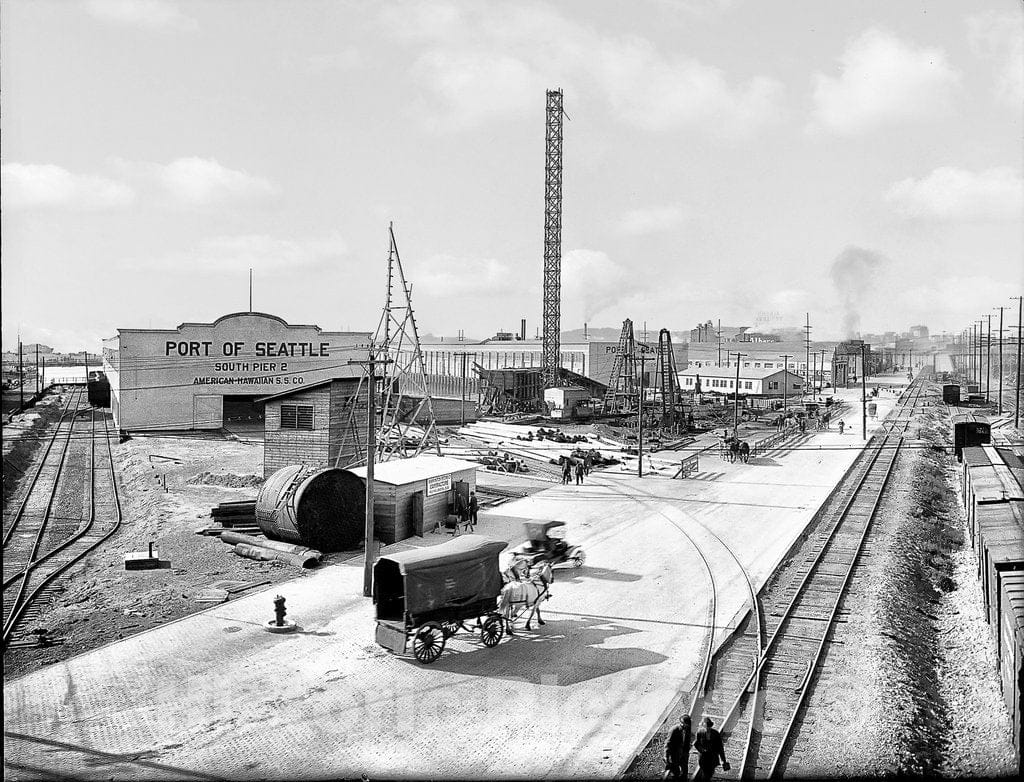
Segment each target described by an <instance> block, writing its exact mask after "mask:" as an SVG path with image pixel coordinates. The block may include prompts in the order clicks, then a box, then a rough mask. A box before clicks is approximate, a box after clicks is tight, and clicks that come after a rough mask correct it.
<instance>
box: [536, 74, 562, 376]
mask: <svg viewBox="0 0 1024 782" xmlns="http://www.w3.org/2000/svg"><path fill="white" fill-rule="evenodd" d="M564 113H565V112H564V110H563V108H562V91H561V90H548V92H547V132H546V134H545V164H544V306H543V313H542V315H543V328H544V341H543V349H542V354H543V361H542V370H543V377H544V385H545V386H546V387H548V388H550V387H551V386H554V385H556V384H557V383H558V366H559V351H560V348H561V346H560V344H559V331H560V330H561V296H562V116H563V114H564Z"/></svg>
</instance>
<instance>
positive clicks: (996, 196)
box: [884, 167, 1024, 221]
mask: <svg viewBox="0 0 1024 782" xmlns="http://www.w3.org/2000/svg"><path fill="white" fill-rule="evenodd" d="M884 198H885V201H886V203H887V204H889V205H890V206H891V207H892V208H893V210H894V211H895V212H896V214H898V215H899V216H900V217H905V218H908V219H923V220H981V221H995V220H1020V219H1021V218H1022V217H1024V179H1022V177H1021V174H1020V172H1017V171H1014V170H1012V169H1010V168H1008V167H1002V168H990V169H988V170H986V171H980V172H977V173H976V172H973V171H965V170H964V169H960V168H937V169H935V170H934V171H932V172H931V173H930V174H929V175H928V176H926V177H924V178H922V179H913V178H908V179H903V180H901V181H899V182H894V183H893V184H892V185H890V186H889V189H888V190H886V192H885V196H884Z"/></svg>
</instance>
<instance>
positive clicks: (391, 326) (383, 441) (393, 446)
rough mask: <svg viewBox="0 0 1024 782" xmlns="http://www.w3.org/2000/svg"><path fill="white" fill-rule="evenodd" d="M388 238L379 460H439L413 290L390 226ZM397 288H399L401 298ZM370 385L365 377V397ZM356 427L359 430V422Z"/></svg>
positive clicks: (377, 345) (375, 352) (374, 348)
mask: <svg viewBox="0 0 1024 782" xmlns="http://www.w3.org/2000/svg"><path fill="white" fill-rule="evenodd" d="M388 235H389V237H390V247H389V248H388V287H387V298H386V300H385V303H384V310H383V312H382V313H381V318H380V322H379V323H378V324H377V331H376V333H375V334H374V337H373V342H372V343H371V345H370V353H371V355H372V356H373V358H374V359H375V360H376V361H377V362H378V363H377V369H376V371H375V374H376V377H377V383H378V388H379V389H380V392H379V393H380V397H379V399H380V403H379V406H378V407H377V415H378V416H379V417H378V420H379V421H380V426H379V428H378V429H377V433H376V439H377V448H376V456H375V461H387V460H389V459H392V458H396V457H408V456H417V455H419V454H420V453H422V452H423V451H425V450H427V449H428V448H429V449H433V450H434V451H435V452H436V453H437V455H438V456H440V455H441V445H440V441H439V439H438V435H437V423H436V420H435V418H434V402H433V399H432V398H431V394H430V384H429V383H428V381H427V368H426V362H425V361H424V359H423V351H422V349H421V347H420V337H419V331H418V329H417V327H416V317H415V314H414V312H413V308H412V286H411V285H410V284H409V283H408V281H407V280H406V279H405V271H404V270H403V268H402V259H401V256H399V254H398V244H397V242H396V241H395V232H394V229H393V227H392V226H390V225H389V226H388ZM396 285H397V286H399V288H400V292H399V294H398V295H397V296H396V295H395V290H394V289H395V286H396ZM366 382H367V376H366V375H365V374H364V375H363V377H362V379H361V380H360V393H363V389H364V388H365V387H366ZM355 415H356V409H355V408H352V409H351V410H350V416H355ZM351 423H353V425H354V424H355V419H353V421H352V422H351ZM364 460H365V457H364Z"/></svg>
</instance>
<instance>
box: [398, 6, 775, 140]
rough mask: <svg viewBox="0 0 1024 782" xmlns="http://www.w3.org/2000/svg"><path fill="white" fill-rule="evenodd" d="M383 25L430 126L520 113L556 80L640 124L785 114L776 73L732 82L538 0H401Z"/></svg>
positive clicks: (706, 123)
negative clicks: (401, 51) (493, 0)
mask: <svg viewBox="0 0 1024 782" xmlns="http://www.w3.org/2000/svg"><path fill="white" fill-rule="evenodd" d="M381 25H382V26H383V27H384V28H385V29H386V30H387V33H388V34H389V35H391V36H394V37H396V38H398V39H399V40H400V41H401V42H402V44H403V45H405V46H406V47H407V48H410V49H413V50H416V49H419V50H420V51H419V52H418V53H417V55H416V57H415V59H414V62H413V64H412V71H413V75H414V77H415V79H416V81H417V83H418V85H419V86H420V87H421V90H422V92H421V95H422V98H421V100H420V103H419V104H418V105H417V107H416V109H417V112H418V114H419V115H420V119H421V121H423V123H424V124H425V125H427V126H428V127H431V128H433V129H446V130H447V129H452V128H457V129H464V128H469V127H474V126H478V125H480V124H482V123H484V122H487V121H491V120H497V119H505V118H512V117H517V116H522V114H523V111H524V109H528V108H531V107H532V108H536V106H537V105H538V102H539V100H540V98H539V97H538V96H542V95H543V90H544V89H545V88H547V87H550V86H551V85H553V84H558V85H560V86H562V87H563V88H564V89H565V90H566V93H567V94H569V95H572V96H573V98H572V103H570V104H569V105H568V106H567V109H569V108H571V106H572V105H573V103H574V104H575V105H577V106H579V105H581V104H583V103H585V102H586V101H587V100H588V99H596V100H597V101H599V102H600V103H602V104H603V105H604V106H605V107H606V108H607V109H608V110H609V111H610V112H612V113H613V116H614V117H615V118H616V119H618V120H620V121H625V122H627V123H629V124H631V125H633V126H635V127H640V128H643V129H647V130H655V131H665V130H672V129H676V128H679V127H683V126H687V125H697V126H700V127H702V128H703V129H705V130H706V131H707V132H708V133H710V134H713V135H715V136H721V135H742V134H748V133H752V132H754V131H756V130H757V129H758V128H760V127H762V126H763V125H764V124H766V123H768V122H771V121H773V120H774V119H776V118H777V116H779V110H778V107H777V103H778V100H779V97H780V95H781V92H782V87H781V85H780V84H779V82H777V81H775V80H773V79H769V78H766V77H764V76H755V77H753V78H751V79H750V80H749V81H747V82H746V83H740V84H732V83H730V80H729V79H728V78H727V75H726V74H725V73H724V72H723V71H721V70H719V69H717V68H713V67H711V66H708V65H705V64H703V63H701V62H699V61H697V60H695V59H693V58H691V57H686V56H683V55H675V54H668V53H665V52H663V51H661V50H659V49H658V48H657V47H655V46H654V45H653V44H652V43H651V42H650V41H649V40H647V39H645V38H641V37H639V36H618V37H617V36H607V35H602V34H600V33H598V32H597V31H595V30H593V29H591V28H590V27H587V26H586V25H584V24H581V23H579V22H577V21H575V20H573V19H569V18H567V17H565V16H563V15H561V14H560V13H558V11H557V10H555V9H553V8H551V7H548V6H545V5H540V4H525V3H524V4H508V5H499V6H495V5H487V6H486V7H484V6H481V5H479V4H467V3H431V4H430V5H429V6H427V5H425V4H418V3H413V4H397V5H392V6H388V7H387V8H386V9H385V11H384V12H383V13H382V15H381ZM570 114H571V111H570Z"/></svg>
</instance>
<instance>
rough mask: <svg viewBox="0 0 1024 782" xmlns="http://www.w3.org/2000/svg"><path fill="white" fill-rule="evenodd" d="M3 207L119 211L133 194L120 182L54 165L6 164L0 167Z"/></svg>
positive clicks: (126, 204)
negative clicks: (73, 171) (76, 172)
mask: <svg viewBox="0 0 1024 782" xmlns="http://www.w3.org/2000/svg"><path fill="white" fill-rule="evenodd" d="M0 180H2V182H0V193H2V199H3V206H4V207H5V208H12V209H46V208H65V209H78V210H86V211H93V210H104V209H118V208H121V207H125V206H128V205H130V204H131V203H132V202H133V201H134V200H135V193H134V192H133V191H132V189H131V188H130V187H128V186H127V185H126V184H124V183H123V182H118V181H115V180H113V179H107V178H106V177H100V176H92V175H89V174H75V173H72V172H71V171H68V170H67V169H66V168H62V167H60V166H57V165H53V164H48V163H45V164H35V163H6V164H4V165H3V166H0Z"/></svg>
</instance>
